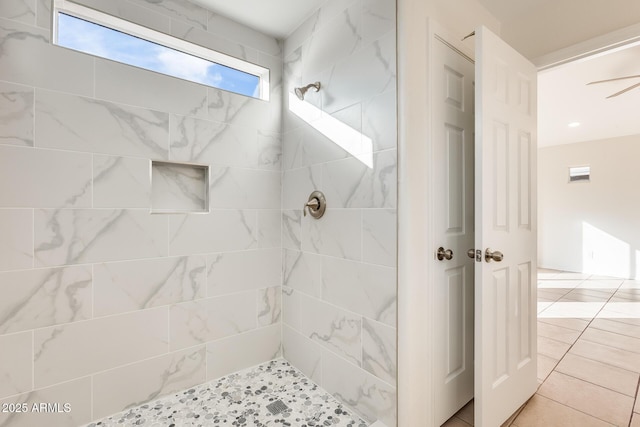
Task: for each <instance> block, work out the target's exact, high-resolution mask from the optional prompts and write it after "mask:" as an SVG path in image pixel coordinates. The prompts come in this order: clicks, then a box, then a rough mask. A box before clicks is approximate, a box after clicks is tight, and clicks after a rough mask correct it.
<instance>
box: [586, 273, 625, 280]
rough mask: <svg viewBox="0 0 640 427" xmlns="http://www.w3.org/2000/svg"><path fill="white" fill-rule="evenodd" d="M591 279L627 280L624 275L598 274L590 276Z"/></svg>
mask: <svg viewBox="0 0 640 427" xmlns="http://www.w3.org/2000/svg"><path fill="white" fill-rule="evenodd" d="M589 280H626V279H625V278H623V277H613V276H598V275H595V274H594V275H593V276H591V277H589Z"/></svg>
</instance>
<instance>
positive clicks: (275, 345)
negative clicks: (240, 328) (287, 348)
mask: <svg viewBox="0 0 640 427" xmlns="http://www.w3.org/2000/svg"><path fill="white" fill-rule="evenodd" d="M281 353H282V352H281V344H280V325H272V326H267V327H266V328H260V329H256V330H253V331H249V332H246V333H244V334H240V335H234V336H232V337H229V338H224V339H221V340H218V341H213V342H210V343H208V344H207V381H211V380H213V379H216V378H220V377H222V376H224V375H227V374H230V373H232V372H235V371H239V370H241V369H245V368H249V367H251V366H255V365H258V364H260V363H262V362H266V361H268V360H272V359H275V358H277V357H280V355H281Z"/></svg>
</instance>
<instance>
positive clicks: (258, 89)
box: [53, 0, 269, 100]
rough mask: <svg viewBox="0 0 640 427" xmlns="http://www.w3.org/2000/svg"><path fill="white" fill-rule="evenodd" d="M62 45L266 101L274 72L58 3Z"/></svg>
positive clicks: (57, 40)
mask: <svg viewBox="0 0 640 427" xmlns="http://www.w3.org/2000/svg"><path fill="white" fill-rule="evenodd" d="M54 18H55V19H54V30H53V41H54V43H55V44H57V45H59V46H63V47H66V48H69V49H73V50H77V51H79V52H84V53H88V54H91V55H95V56H99V57H101V58H106V59H111V60H114V61H118V62H122V63H124V64H128V65H133V66H136V67H140V68H144V69H146V70H150V71H155V72H158V73H162V74H166V75H169V76H173V77H178V78H182V79H185V80H189V81H192V82H196V83H200V84H204V85H207V86H212V87H215V88H219V89H224V90H227V91H230V92H235V93H239V94H242V95H246V96H251V97H254V98H260V99H264V100H268V99H269V70H268V69H266V68H263V67H260V66H258V65H255V64H251V63H249V62H246V61H243V60H241V59H238V58H234V57H231V56H229V55H225V54H223V53H220V52H216V51H213V50H211V49H207V48H204V47H202V46H198V45H196V44H193V43H189V42H187V41H185V40H182V39H178V38H176V37H171V36H169V35H167V34H163V33H160V32H158V31H154V30H151V29H149V28H146V27H143V26H141V25H137V24H134V23H132V22H129V21H125V20H123V19H120V18H116V17H114V16H111V15H107V14H105V13H102V12H99V11H97V10H94V9H90V8H88V7H85V6H81V5H79V4H76V3H72V2H69V1H68V0H55V9H54Z"/></svg>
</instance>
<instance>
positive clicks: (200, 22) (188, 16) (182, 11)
mask: <svg viewBox="0 0 640 427" xmlns="http://www.w3.org/2000/svg"><path fill="white" fill-rule="evenodd" d="M130 1H132V2H133V3H135V4H139V5H141V6H144V7H146V8H149V9H151V10H153V11H155V12H158V13H162V14H163V15H167V16H169V17H171V18H173V19H177V20H180V21H183V22H187V23H189V24H191V25H193V26H197V27H200V28H206V27H207V14H208V13H209V12H208V10H207V9H204V8H202V7H200V6H198V5H196V4H194V3H191V2H185V1H180V0H130Z"/></svg>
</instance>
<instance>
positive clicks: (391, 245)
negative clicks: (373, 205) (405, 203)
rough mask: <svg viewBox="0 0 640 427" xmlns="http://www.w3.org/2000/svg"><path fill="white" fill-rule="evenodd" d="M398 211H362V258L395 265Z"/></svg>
mask: <svg viewBox="0 0 640 427" xmlns="http://www.w3.org/2000/svg"><path fill="white" fill-rule="evenodd" d="M396 228H397V227H396V211H395V210H392V209H365V210H363V211H362V260H363V261H364V262H370V263H372V264H382V265H387V266H390V267H395V265H396V263H397V256H396V247H397V232H396Z"/></svg>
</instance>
